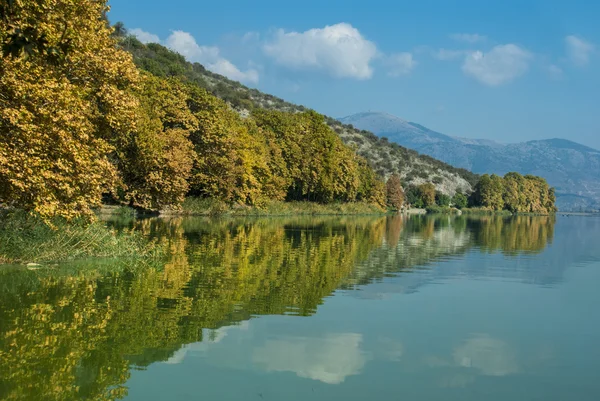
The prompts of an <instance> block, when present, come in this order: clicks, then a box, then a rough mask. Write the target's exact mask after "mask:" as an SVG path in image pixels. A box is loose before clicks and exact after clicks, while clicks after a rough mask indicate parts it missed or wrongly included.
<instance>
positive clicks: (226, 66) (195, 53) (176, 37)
mask: <svg viewBox="0 0 600 401" xmlns="http://www.w3.org/2000/svg"><path fill="white" fill-rule="evenodd" d="M165 44H166V46H167V47H169V48H171V49H172V50H175V51H176V52H178V53H180V54H181V55H183V56H184V57H185V58H186V59H188V60H189V61H192V62H198V63H201V64H204V66H205V67H206V68H208V69H209V70H211V71H213V72H216V73H217V74H221V75H224V76H226V77H228V78H230V79H233V80H236V81H242V82H250V83H254V84H255V83H257V82H258V71H256V70H255V69H252V68H250V69H248V70H246V71H242V70H240V69H239V68H238V67H236V66H235V65H233V64H232V63H231V62H230V61H229V60H227V59H225V58H223V57H221V55H220V54H219V48H218V47H215V46H200V45H198V43H197V42H196V39H194V37H193V36H192V35H191V34H189V33H188V32H183V31H173V32H172V33H171V35H170V36H169V37H168V38H167V40H166V41H165Z"/></svg>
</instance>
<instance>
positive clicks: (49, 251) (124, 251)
mask: <svg viewBox="0 0 600 401" xmlns="http://www.w3.org/2000/svg"><path fill="white" fill-rule="evenodd" d="M51 224H52V227H51V226H49V225H48V224H46V223H44V222H43V221H42V220H40V219H38V218H36V217H34V216H31V215H28V214H27V213H25V212H21V211H11V212H7V211H3V212H0V264H9V263H45V262H62V261H67V260H75V259H83V258H89V257H100V258H135V259H141V258H148V257H155V256H157V255H158V254H160V253H161V247H160V246H159V245H157V244H155V243H153V242H150V241H148V240H147V239H146V238H144V237H143V236H142V235H141V234H139V233H135V232H132V231H127V230H125V231H121V232H117V231H115V230H113V229H110V228H108V227H106V226H105V225H104V224H103V223H101V222H94V223H87V222H83V221H73V222H66V221H65V220H62V219H54V220H53V221H52V222H51Z"/></svg>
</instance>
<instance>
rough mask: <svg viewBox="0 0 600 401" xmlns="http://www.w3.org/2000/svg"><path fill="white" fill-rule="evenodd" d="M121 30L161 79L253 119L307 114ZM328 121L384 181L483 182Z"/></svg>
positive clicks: (140, 62)
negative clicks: (265, 113) (260, 113)
mask: <svg viewBox="0 0 600 401" xmlns="http://www.w3.org/2000/svg"><path fill="white" fill-rule="evenodd" d="M119 27H120V30H119V31H120V32H122V34H123V37H122V40H121V46H122V47H123V48H124V49H125V50H127V51H129V52H130V53H131V54H133V56H134V61H135V63H136V65H137V66H138V67H140V68H141V69H143V70H146V71H149V72H151V73H152V74H153V75H156V76H159V77H181V78H183V79H184V81H186V82H189V83H193V84H195V85H198V86H200V87H203V88H205V89H207V90H208V91H209V92H210V93H212V94H214V95H215V96H217V97H219V98H221V99H223V100H225V101H226V102H227V103H229V104H230V105H231V106H232V107H233V108H234V109H235V110H237V111H238V112H239V114H240V115H242V116H248V115H250V114H251V113H252V111H253V110H256V109H265V110H277V111H286V112H292V113H297V112H304V111H306V110H307V109H306V108H305V107H304V106H299V105H295V104H292V103H289V102H286V101H284V100H282V99H280V98H277V97H275V96H272V95H269V94H266V93H262V92H260V91H258V90H257V89H251V88H248V87H246V86H244V85H242V84H241V83H239V82H236V81H232V80H230V79H227V78H226V77H223V76H221V75H218V74H215V73H212V72H210V71H208V70H207V69H205V68H204V67H203V66H202V65H201V64H199V63H189V62H187V61H186V60H185V58H184V57H183V56H181V55H179V54H177V53H175V52H173V51H171V50H169V49H167V48H166V47H164V46H162V45H160V44H156V43H150V44H147V45H145V44H143V43H141V42H140V41H138V40H137V39H136V38H135V37H133V36H129V35H127V34H126V31H125V30H124V29H123V28H122V26H121V25H119ZM325 121H326V122H327V124H328V125H329V126H330V127H331V128H332V129H333V130H334V131H335V132H336V133H337V134H338V135H339V137H340V138H341V139H342V141H344V143H345V144H347V145H350V146H352V147H354V148H355V149H356V151H357V153H358V154H359V155H360V156H363V157H364V158H365V159H367V160H368V162H369V164H370V165H371V166H372V167H373V169H374V170H375V171H376V172H377V173H378V174H379V175H380V176H382V177H386V178H387V177H388V176H389V175H390V174H392V173H393V172H398V173H399V174H400V177H401V179H402V182H403V184H404V185H419V184H423V183H426V182H433V183H434V185H435V186H436V189H437V190H438V191H440V192H443V193H446V194H448V195H453V194H454V193H456V192H457V191H459V192H469V191H471V190H472V188H473V186H474V185H475V183H476V182H477V180H478V177H477V175H475V174H473V173H471V172H469V171H468V170H466V169H461V168H455V167H453V166H451V165H449V164H446V163H443V162H441V161H439V160H436V159H434V158H432V157H430V156H427V155H421V154H419V153H418V152H416V151H414V150H410V149H407V148H405V147H403V146H400V145H398V144H396V143H390V142H388V141H387V140H385V139H380V138H378V137H377V136H376V135H374V134H373V133H371V132H369V131H365V130H359V129H355V128H354V127H353V126H352V125H347V124H342V123H340V122H339V121H337V120H335V119H333V118H330V117H326V116H325Z"/></svg>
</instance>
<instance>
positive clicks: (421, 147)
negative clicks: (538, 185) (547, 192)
mask: <svg viewBox="0 0 600 401" xmlns="http://www.w3.org/2000/svg"><path fill="white" fill-rule="evenodd" d="M339 120H340V121H341V122H342V123H344V124H351V125H352V126H354V127H356V128H359V129H364V130H368V131H371V132H373V133H375V134H377V135H378V136H380V137H386V138H388V140H389V141H391V142H395V143H398V144H400V145H402V146H405V147H407V148H410V149H414V150H416V151H418V152H419V153H423V154H426V155H429V156H431V157H434V158H436V159H439V160H442V161H444V162H446V163H448V164H451V165H453V166H456V167H460V168H465V169H468V170H471V171H473V172H474V173H478V174H483V173H495V174H500V175H504V174H505V173H507V172H509V171H518V172H520V173H522V174H533V175H539V176H542V177H544V178H546V180H547V181H548V182H549V183H550V185H552V186H554V187H556V191H557V195H558V199H557V204H558V207H559V208H560V210H597V209H600V151H599V150H596V149H593V148H590V147H588V146H585V145H582V144H579V143H576V142H573V141H570V140H567V139H560V138H553V139H545V140H534V141H527V142H521V143H511V144H501V143H498V142H495V141H491V140H486V139H468V138H458V137H452V136H449V135H445V134H442V133H439V132H436V131H433V130H430V129H428V128H427V127H424V126H422V125H420V124H417V123H413V122H409V121H406V120H403V119H402V118H399V117H396V116H393V115H391V114H388V113H378V112H366V113H358V114H353V115H351V116H347V117H344V118H340V119H339Z"/></svg>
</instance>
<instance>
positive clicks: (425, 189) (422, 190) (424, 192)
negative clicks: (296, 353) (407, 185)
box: [418, 182, 435, 207]
mask: <svg viewBox="0 0 600 401" xmlns="http://www.w3.org/2000/svg"><path fill="white" fill-rule="evenodd" d="M418 190H419V195H420V198H421V200H422V201H423V206H424V207H428V206H433V205H435V186H434V185H433V184H432V183H430V182H428V183H425V184H421V185H419V186H418Z"/></svg>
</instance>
